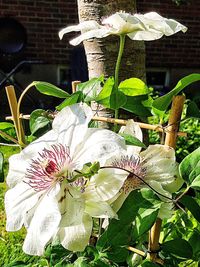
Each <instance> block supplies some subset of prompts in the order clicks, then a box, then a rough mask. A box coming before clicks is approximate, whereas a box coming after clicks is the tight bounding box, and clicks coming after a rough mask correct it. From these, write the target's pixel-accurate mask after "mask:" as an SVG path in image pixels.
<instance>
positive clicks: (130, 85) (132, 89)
mask: <svg viewBox="0 0 200 267" xmlns="http://www.w3.org/2000/svg"><path fill="white" fill-rule="evenodd" d="M119 90H120V91H122V92H123V93H124V94H125V95H127V96H136V95H146V94H148V92H149V89H148V87H147V86H146V84H145V83H144V82H143V81H142V80H140V79H138V78H130V79H127V80H125V81H122V82H121V83H120V84H119Z"/></svg>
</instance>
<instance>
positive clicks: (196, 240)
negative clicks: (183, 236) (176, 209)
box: [188, 229, 200, 261]
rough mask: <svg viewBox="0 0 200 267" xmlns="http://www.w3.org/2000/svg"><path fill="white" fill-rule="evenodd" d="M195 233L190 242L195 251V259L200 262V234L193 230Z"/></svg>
mask: <svg viewBox="0 0 200 267" xmlns="http://www.w3.org/2000/svg"><path fill="white" fill-rule="evenodd" d="M193 231H194V232H193V234H192V235H191V237H190V239H189V240H188V241H189V243H190V245H191V246H192V249H193V259H194V260H196V261H198V260H199V258H200V232H199V231H198V230H197V229H193Z"/></svg>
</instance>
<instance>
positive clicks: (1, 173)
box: [0, 152, 4, 183]
mask: <svg viewBox="0 0 200 267" xmlns="http://www.w3.org/2000/svg"><path fill="white" fill-rule="evenodd" d="M3 163H4V157H3V154H2V153H1V152H0V183H2V182H4V171H3V168H4V164H3Z"/></svg>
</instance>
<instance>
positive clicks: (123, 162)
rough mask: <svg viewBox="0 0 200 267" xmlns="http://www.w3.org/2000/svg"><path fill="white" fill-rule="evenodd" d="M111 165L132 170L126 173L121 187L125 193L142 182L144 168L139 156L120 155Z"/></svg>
mask: <svg viewBox="0 0 200 267" xmlns="http://www.w3.org/2000/svg"><path fill="white" fill-rule="evenodd" d="M112 166H114V167H118V168H121V169H124V170H127V171H130V172H132V173H129V174H127V178H126V180H125V182H124V185H123V187H122V190H123V191H124V192H125V193H126V194H127V193H130V192H131V191H132V190H135V189H137V188H139V187H140V186H141V185H143V184H144V183H143V182H142V180H141V179H144V177H145V174H146V169H145V168H144V167H142V164H141V158H140V157H139V156H130V157H129V156H122V157H121V158H120V159H116V160H115V161H113V162H112ZM138 177H140V178H141V179H140V178H138Z"/></svg>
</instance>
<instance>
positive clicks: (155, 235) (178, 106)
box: [6, 81, 186, 265]
mask: <svg viewBox="0 0 200 267" xmlns="http://www.w3.org/2000/svg"><path fill="white" fill-rule="evenodd" d="M77 84H78V82H77V81H76V82H74V83H73V84H72V88H73V92H75V90H76V85H77ZM6 92H7V96H8V100H9V105H10V110H11V114H12V116H11V117H7V118H6V119H8V120H13V121H14V126H15V129H16V132H17V138H19V137H21V136H23V128H22V124H21V120H22V119H29V117H30V116H29V115H22V114H20V116H19V118H18V117H17V116H18V115H19V114H18V113H19V112H18V111H17V99H16V96H15V90H14V87H13V86H8V87H6ZM184 101H185V97H184V96H183V95H178V96H175V97H174V98H173V101H172V107H171V110H170V116H169V121H168V125H167V126H166V127H164V128H163V127H162V126H160V125H151V124H146V123H140V122H136V123H138V125H139V126H140V127H141V128H143V129H148V130H153V131H158V132H162V133H163V134H165V139H164V144H165V145H167V146H170V147H173V148H174V149H175V148H176V140H177V136H186V133H184V132H179V124H180V120H181V115H182V111H183V105H184ZM93 120H95V121H101V122H102V121H103V122H108V123H115V124H119V125H126V123H127V120H121V119H112V118H105V117H98V116H94V117H93ZM18 140H19V139H18ZM161 226H162V220H161V219H160V218H157V220H156V222H155V223H154V225H153V226H152V228H151V230H150V233H149V244H148V253H146V252H144V251H141V250H138V249H136V248H133V247H128V249H129V250H130V251H133V252H135V253H137V254H139V255H141V256H144V257H145V256H147V257H148V258H149V259H150V260H151V261H153V262H157V263H159V264H161V265H163V264H164V262H163V260H162V259H160V258H159V257H158V251H159V248H160V246H159V239H160V231H161Z"/></svg>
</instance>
